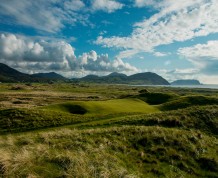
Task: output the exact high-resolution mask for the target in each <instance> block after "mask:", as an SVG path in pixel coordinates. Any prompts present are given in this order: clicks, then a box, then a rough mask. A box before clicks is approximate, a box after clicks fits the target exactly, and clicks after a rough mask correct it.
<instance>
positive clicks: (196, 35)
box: [0, 0, 218, 84]
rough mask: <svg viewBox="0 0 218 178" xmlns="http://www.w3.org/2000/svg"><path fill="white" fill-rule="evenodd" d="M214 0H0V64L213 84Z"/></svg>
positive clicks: (216, 73)
mask: <svg viewBox="0 0 218 178" xmlns="http://www.w3.org/2000/svg"><path fill="white" fill-rule="evenodd" d="M217 9H218V0H191V1H190V0H46V1H45V0H37V1H34V0H0V62H1V63H5V64H7V65H9V66H11V67H13V68H15V69H17V70H19V71H21V72H26V73H30V74H33V73H39V72H41V73H45V72H52V71H53V72H56V73H59V74H61V75H63V76H65V77H69V78H74V77H82V76H85V75H88V74H95V75H100V76H101V75H107V74H109V73H111V72H120V73H125V74H127V75H131V74H134V73H139V72H148V71H149V72H154V73H157V74H159V75H161V76H162V77H164V78H165V79H167V80H168V81H174V80H178V79H197V80H199V81H200V82H201V83H205V84H218V10H217Z"/></svg>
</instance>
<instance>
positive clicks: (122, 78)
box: [74, 72, 169, 85]
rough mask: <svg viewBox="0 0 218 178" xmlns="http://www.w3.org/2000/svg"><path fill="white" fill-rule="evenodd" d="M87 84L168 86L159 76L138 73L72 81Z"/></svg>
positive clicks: (114, 74) (91, 76) (115, 74)
mask: <svg viewBox="0 0 218 178" xmlns="http://www.w3.org/2000/svg"><path fill="white" fill-rule="evenodd" d="M74 80H77V81H82V82H89V83H108V84H133V85H169V82H168V81H167V80H165V79H164V78H162V77H161V76H159V75H157V74H155V73H151V72H145V73H138V74H134V75H131V76H127V75H125V74H121V73H117V72H114V73H111V74H109V75H107V76H102V77H99V76H97V75H87V76H86V77H83V78H80V79H74Z"/></svg>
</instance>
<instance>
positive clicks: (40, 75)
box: [32, 72, 67, 80]
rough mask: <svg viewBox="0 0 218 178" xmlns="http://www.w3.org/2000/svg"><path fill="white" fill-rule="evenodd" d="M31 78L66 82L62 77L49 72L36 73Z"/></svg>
mask: <svg viewBox="0 0 218 178" xmlns="http://www.w3.org/2000/svg"><path fill="white" fill-rule="evenodd" d="M32 76H33V77H36V78H44V79H53V80H67V78H65V77H63V76H62V75H60V74H57V73H55V72H49V73H36V74H32Z"/></svg>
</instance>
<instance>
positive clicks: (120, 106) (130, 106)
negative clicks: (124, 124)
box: [44, 98, 159, 115]
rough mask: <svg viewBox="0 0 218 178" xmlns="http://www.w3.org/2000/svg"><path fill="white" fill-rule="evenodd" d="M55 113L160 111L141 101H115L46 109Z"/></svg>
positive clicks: (93, 113)
mask: <svg viewBox="0 0 218 178" xmlns="http://www.w3.org/2000/svg"><path fill="white" fill-rule="evenodd" d="M44 108H45V109H50V110H54V111H61V112H70V113H75V114H78V112H80V111H79V110H83V111H84V113H83V114H86V115H100V114H116V113H154V112H157V111H159V110H158V109H157V108H156V107H153V106H150V105H148V104H147V103H145V102H143V101H142V100H139V99H134V98H129V99H114V100H107V101H75V102H67V103H62V104H55V105H49V106H47V107H44Z"/></svg>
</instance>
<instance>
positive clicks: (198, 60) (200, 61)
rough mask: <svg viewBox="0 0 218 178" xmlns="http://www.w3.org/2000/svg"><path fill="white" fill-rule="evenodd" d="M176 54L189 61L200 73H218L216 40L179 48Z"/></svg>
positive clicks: (217, 46)
mask: <svg viewBox="0 0 218 178" xmlns="http://www.w3.org/2000/svg"><path fill="white" fill-rule="evenodd" d="M178 55H180V56H183V57H185V58H186V59H188V60H189V61H191V62H192V63H193V64H194V65H195V66H196V68H198V69H199V72H201V73H204V74H208V75H214V74H216V75H217V74H218V41H216V40H215V41H208V42H207V43H206V44H197V45H194V46H191V47H185V48H180V49H179V50H178Z"/></svg>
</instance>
